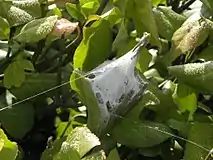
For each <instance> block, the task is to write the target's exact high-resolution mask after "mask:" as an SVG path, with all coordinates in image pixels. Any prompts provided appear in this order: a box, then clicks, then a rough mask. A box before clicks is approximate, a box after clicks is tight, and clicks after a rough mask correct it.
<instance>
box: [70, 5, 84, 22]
mask: <svg viewBox="0 0 213 160" xmlns="http://www.w3.org/2000/svg"><path fill="white" fill-rule="evenodd" d="M66 9H67V11H68V13H69V15H70V16H71V17H73V18H74V19H77V20H79V21H80V22H83V21H84V20H85V17H84V15H83V14H82V13H81V8H80V6H79V5H78V4H72V3H66Z"/></svg>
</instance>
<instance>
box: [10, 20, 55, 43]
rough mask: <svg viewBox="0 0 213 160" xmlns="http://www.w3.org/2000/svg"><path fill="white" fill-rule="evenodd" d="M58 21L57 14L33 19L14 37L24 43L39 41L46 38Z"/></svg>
mask: <svg viewBox="0 0 213 160" xmlns="http://www.w3.org/2000/svg"><path fill="white" fill-rule="evenodd" d="M56 22H57V16H50V17H45V18H41V19H36V20H33V21H31V22H29V23H27V24H26V25H25V26H24V27H23V28H22V29H21V31H20V33H19V34H18V35H16V36H15V37H14V39H16V40H17V41H19V42H23V43H32V42H38V41H39V40H41V39H44V38H46V36H47V35H48V34H49V33H50V32H51V31H52V29H53V27H54V26H55V23H56Z"/></svg>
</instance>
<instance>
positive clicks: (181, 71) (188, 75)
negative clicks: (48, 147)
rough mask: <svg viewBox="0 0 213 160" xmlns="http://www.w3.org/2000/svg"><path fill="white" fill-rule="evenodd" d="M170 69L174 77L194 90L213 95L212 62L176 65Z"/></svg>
mask: <svg viewBox="0 0 213 160" xmlns="http://www.w3.org/2000/svg"><path fill="white" fill-rule="evenodd" d="M168 69H169V72H170V73H171V74H172V75H173V76H175V77H177V78H178V79H179V80H180V81H182V82H184V83H185V84H187V85H189V86H191V87H193V88H194V89H196V90H199V91H204V92H210V93H212V91H213V90H212V88H213V86H212V83H211V82H212V80H213V75H212V70H213V63H212V62H211V61H209V62H205V63H189V64H185V65H176V66H172V67H169V68H168Z"/></svg>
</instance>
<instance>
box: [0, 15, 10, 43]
mask: <svg viewBox="0 0 213 160" xmlns="http://www.w3.org/2000/svg"><path fill="white" fill-rule="evenodd" d="M9 34H10V25H9V23H8V22H7V20H6V19H5V18H2V17H0V39H1V40H5V39H8V38H9Z"/></svg>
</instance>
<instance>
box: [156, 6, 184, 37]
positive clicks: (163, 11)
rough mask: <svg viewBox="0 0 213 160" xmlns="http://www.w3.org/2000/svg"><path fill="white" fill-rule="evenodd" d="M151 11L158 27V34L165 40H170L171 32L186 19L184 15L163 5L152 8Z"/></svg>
mask: <svg viewBox="0 0 213 160" xmlns="http://www.w3.org/2000/svg"><path fill="white" fill-rule="evenodd" d="M153 13H154V17H155V22H156V24H157V28H158V34H159V35H160V36H162V37H164V38H166V39H167V40H171V38H172V36H173V33H174V32H175V31H176V30H177V29H178V28H179V27H180V26H181V25H182V23H183V22H184V21H185V19H186V18H185V17H184V16H182V15H180V14H177V13H176V12H174V11H173V10H172V9H170V8H168V7H164V6H159V7H156V8H154V9H153Z"/></svg>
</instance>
